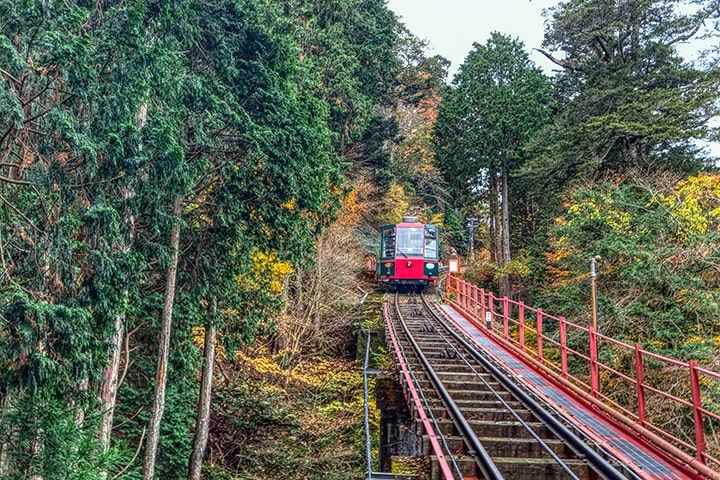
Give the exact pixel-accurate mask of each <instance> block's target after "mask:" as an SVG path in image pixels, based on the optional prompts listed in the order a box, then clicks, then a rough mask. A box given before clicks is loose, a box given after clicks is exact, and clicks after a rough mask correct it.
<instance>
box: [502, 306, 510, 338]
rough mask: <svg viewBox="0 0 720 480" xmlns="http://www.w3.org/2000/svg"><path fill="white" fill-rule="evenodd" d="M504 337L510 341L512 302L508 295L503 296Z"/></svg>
mask: <svg viewBox="0 0 720 480" xmlns="http://www.w3.org/2000/svg"><path fill="white" fill-rule="evenodd" d="M503 338H505V341H506V342H508V341H510V302H509V300H508V297H503Z"/></svg>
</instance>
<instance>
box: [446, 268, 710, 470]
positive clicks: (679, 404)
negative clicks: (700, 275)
mask: <svg viewBox="0 0 720 480" xmlns="http://www.w3.org/2000/svg"><path fill="white" fill-rule="evenodd" d="M445 297H446V301H447V302H449V303H452V304H453V305H454V306H455V308H457V309H458V310H459V311H460V313H462V314H464V315H465V316H466V317H467V318H468V319H469V320H471V321H473V322H474V323H476V324H477V325H479V326H480V327H482V328H484V329H485V330H486V331H487V332H488V333H489V334H491V335H492V336H493V337H494V338H495V339H496V340H498V341H499V342H501V343H503V344H504V345H505V346H507V347H508V348H510V349H511V350H513V351H514V352H515V353H517V354H519V355H521V356H523V357H524V358H525V359H526V360H528V361H529V362H531V363H532V364H533V365H534V366H535V367H537V368H539V369H541V370H543V371H545V372H547V373H548V374H550V375H551V376H552V377H553V378H554V379H555V380H556V381H557V382H558V383H560V384H562V385H563V386H565V387H567V388H569V389H571V390H572V391H573V392H574V393H576V394H577V395H578V396H580V397H582V398H583V399H584V400H586V401H588V402H590V403H592V404H594V405H596V406H597V407H599V409H601V410H602V411H603V412H605V413H606V414H607V415H608V416H610V417H612V418H613V419H614V420H616V421H618V422H619V423H621V424H624V425H625V426H626V427H629V428H631V429H632V430H633V431H634V432H636V434H638V435H639V436H641V437H644V438H645V439H646V440H648V441H649V442H651V443H652V444H654V445H656V446H657V447H659V448H661V449H662V450H664V451H665V452H666V453H667V454H668V455H669V457H671V458H675V459H677V460H678V461H680V462H682V463H683V464H685V465H686V466H688V467H690V468H692V469H694V470H695V471H697V472H699V473H701V474H702V475H705V476H706V477H707V478H710V479H713V480H720V472H718V470H720V458H719V453H718V452H720V439H718V438H715V439H713V442H711V444H710V445H708V442H707V440H708V439H707V438H706V432H713V431H720V413H718V410H717V407H715V408H716V409H715V410H712V409H711V404H712V403H713V401H714V402H715V405H716V404H717V403H719V402H720V399H719V398H718V391H719V390H720V373H717V372H713V371H711V370H708V369H705V368H702V367H700V366H699V365H698V364H697V362H696V361H693V360H691V361H688V362H683V361H680V360H677V359H672V358H668V357H664V356H662V355H659V354H657V353H654V352H650V351H648V350H645V349H644V348H642V346H641V345H639V344H636V345H629V344H627V343H625V342H622V341H620V340H616V339H614V338H611V337H608V336H606V335H604V334H602V333H599V332H597V331H596V330H595V329H594V328H592V327H585V326H582V325H577V324H575V323H573V322H569V321H567V320H566V319H565V318H564V317H560V316H554V315H550V314H547V313H545V312H544V311H542V309H540V308H532V307H528V306H527V305H525V304H524V303H523V302H518V301H514V300H511V299H509V298H507V297H503V298H501V297H495V296H494V295H493V293H492V292H486V291H485V290H484V289H482V288H479V287H477V286H475V285H472V284H470V283H468V282H465V281H463V280H462V279H460V278H458V277H457V276H451V275H449V276H448V278H447V280H446V295H445ZM610 350H611V351H612V354H613V355H612V359H621V360H622V361H624V363H623V365H617V364H615V365H610V364H608V363H607V362H609V361H610V360H603V358H602V357H601V354H605V353H607V352H608V351H610ZM669 375H672V378H673V379H674V380H675V382H674V385H672V388H669V387H664V386H661V385H660V384H659V381H660V380H667V379H668V376H669ZM653 380H655V382H653ZM621 386H625V387H626V388H624V389H623V388H618V387H621ZM665 388H668V389H669V390H670V391H665ZM619 395H622V397H620V396H619ZM664 406H667V407H668V408H667V409H666V410H663V411H662V412H660V411H659V409H660V408H662V407H664ZM679 411H681V412H686V416H687V420H688V423H689V422H693V424H694V431H693V432H692V435H685V437H684V438H681V437H680V435H681V434H679V433H671V432H669V431H667V427H664V426H663V424H662V423H661V420H664V421H665V422H667V421H668V420H671V419H672V418H673V416H674V417H677V416H678V415H679V413H678V412H679ZM661 413H664V416H661ZM668 416H669V417H670V418H667V417H668ZM682 434H685V433H684V432H683V433H682Z"/></svg>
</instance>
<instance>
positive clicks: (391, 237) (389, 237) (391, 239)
mask: <svg viewBox="0 0 720 480" xmlns="http://www.w3.org/2000/svg"><path fill="white" fill-rule="evenodd" d="M382 256H383V258H392V257H393V256H395V228H393V227H390V228H385V229H383V236H382Z"/></svg>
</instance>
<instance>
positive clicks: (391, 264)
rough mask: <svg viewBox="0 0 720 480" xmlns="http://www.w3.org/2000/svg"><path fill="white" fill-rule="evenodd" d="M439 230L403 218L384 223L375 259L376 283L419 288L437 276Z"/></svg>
mask: <svg viewBox="0 0 720 480" xmlns="http://www.w3.org/2000/svg"><path fill="white" fill-rule="evenodd" d="M439 233H440V232H439V229H438V227H436V226H434V225H428V224H424V223H419V222H418V221H417V218H415V217H405V218H404V219H403V222H402V223H395V224H391V225H384V226H383V227H382V234H381V237H380V258H379V260H378V262H377V279H378V282H379V283H382V284H386V285H390V286H393V287H395V288H403V289H415V290H421V289H422V288H424V287H425V286H427V285H429V284H431V283H434V282H436V281H437V279H438V270H439V265H438V260H439V253H440V252H439V248H438V247H439V245H438V240H439Z"/></svg>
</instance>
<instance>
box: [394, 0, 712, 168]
mask: <svg viewBox="0 0 720 480" xmlns="http://www.w3.org/2000/svg"><path fill="white" fill-rule="evenodd" d="M558 3H560V2H559V0H387V5H388V8H389V9H390V10H392V11H393V12H395V14H396V15H397V16H398V17H399V19H400V21H401V22H402V23H404V24H405V26H407V28H408V30H410V32H412V34H413V35H415V36H416V37H418V38H420V39H423V40H427V41H428V42H429V45H428V48H427V50H426V54H427V55H428V56H432V55H441V56H443V57H445V58H447V59H448V60H450V62H451V65H450V73H449V75H448V78H447V81H448V82H450V81H452V79H453V77H454V75H455V74H456V73H457V71H458V68H459V67H460V65H462V64H463V63H464V62H465V57H466V56H467V54H468V53H470V51H471V50H472V45H473V43H474V42H477V43H480V44H482V45H484V44H486V43H487V40H488V38H490V32H492V31H498V32H500V33H502V34H504V35H508V36H510V37H512V38H519V39H520V40H522V42H523V43H524V44H525V49H526V51H527V52H528V55H529V56H530V60H532V61H533V62H534V63H535V65H537V66H538V67H540V68H542V69H543V71H544V72H545V74H546V75H552V73H553V70H556V69H559V68H560V67H558V66H557V65H554V64H553V63H552V62H550V60H548V59H547V58H545V57H544V56H543V55H542V54H540V53H539V52H536V51H534V50H533V48H541V46H542V45H541V44H542V39H543V35H544V33H545V20H546V18H545V17H544V16H543V14H542V12H543V10H544V9H547V8H549V7H553V6H555V5H557V4H558ZM698 48H699V47H695V48H693V47H692V45H688V46H685V47H680V48H679V51H680V53H681V55H683V56H686V57H687V58H692V57H693V56H694V54H695V52H696V51H697V49H698ZM551 53H552V52H551ZM560 56H561V57H562V56H563V55H562V54H561V55H560ZM717 123H720V120H718V121H717V122H713V124H717ZM698 143H699V144H700V145H704V146H707V147H709V148H710V152H711V154H712V155H713V156H715V157H720V143H707V142H698Z"/></svg>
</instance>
